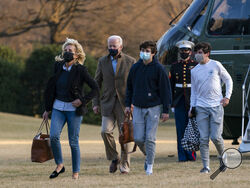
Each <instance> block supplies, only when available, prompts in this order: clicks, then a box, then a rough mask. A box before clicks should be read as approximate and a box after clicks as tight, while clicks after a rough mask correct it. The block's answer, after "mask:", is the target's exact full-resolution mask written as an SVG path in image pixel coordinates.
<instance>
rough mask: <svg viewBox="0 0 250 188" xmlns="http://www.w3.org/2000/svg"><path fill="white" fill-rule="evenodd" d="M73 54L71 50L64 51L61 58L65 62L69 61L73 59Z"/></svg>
mask: <svg viewBox="0 0 250 188" xmlns="http://www.w3.org/2000/svg"><path fill="white" fill-rule="evenodd" d="M73 56H74V54H73V53H72V52H64V54H63V59H64V61H65V62H67V63H68V62H70V61H72V60H73V59H74V57H73Z"/></svg>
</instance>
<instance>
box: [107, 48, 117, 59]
mask: <svg viewBox="0 0 250 188" xmlns="http://www.w3.org/2000/svg"><path fill="white" fill-rule="evenodd" d="M109 54H110V55H111V56H113V57H115V56H116V55H117V54H118V49H109Z"/></svg>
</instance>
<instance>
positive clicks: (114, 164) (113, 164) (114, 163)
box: [109, 159, 120, 173]
mask: <svg viewBox="0 0 250 188" xmlns="http://www.w3.org/2000/svg"><path fill="white" fill-rule="evenodd" d="M119 162H120V161H119V159H116V160H112V162H111V164H110V166H109V172H110V173H115V172H116V171H117V166H118V164H119Z"/></svg>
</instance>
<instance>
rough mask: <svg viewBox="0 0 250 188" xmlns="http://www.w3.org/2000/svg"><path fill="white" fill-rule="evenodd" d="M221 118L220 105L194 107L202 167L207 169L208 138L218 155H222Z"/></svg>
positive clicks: (222, 114)
mask: <svg viewBox="0 0 250 188" xmlns="http://www.w3.org/2000/svg"><path fill="white" fill-rule="evenodd" d="M223 117H224V108H223V106H222V105H219V106H216V107H199V106H197V107H196V121H197V125H198V129H199V132H200V153H201V159H202V163H203V166H204V167H209V138H211V140H212V142H213V143H214V145H215V147H216V149H217V151H218V153H219V155H220V156H221V154H222V153H223V150H224V141H223V138H222V131H223ZM220 156H219V157H220Z"/></svg>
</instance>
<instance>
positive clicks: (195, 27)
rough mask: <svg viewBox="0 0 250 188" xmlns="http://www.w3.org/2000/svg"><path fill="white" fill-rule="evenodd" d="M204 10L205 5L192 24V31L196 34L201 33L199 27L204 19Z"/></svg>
mask: <svg viewBox="0 0 250 188" xmlns="http://www.w3.org/2000/svg"><path fill="white" fill-rule="evenodd" d="M206 10H207V5H206V6H205V7H204V8H203V10H202V11H201V13H200V15H199V16H198V17H197V18H196V20H195V21H194V23H193V24H192V32H193V33H194V34H195V35H197V36H199V35H200V34H201V29H202V27H203V22H204V19H205V16H204V14H205V13H206Z"/></svg>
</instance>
